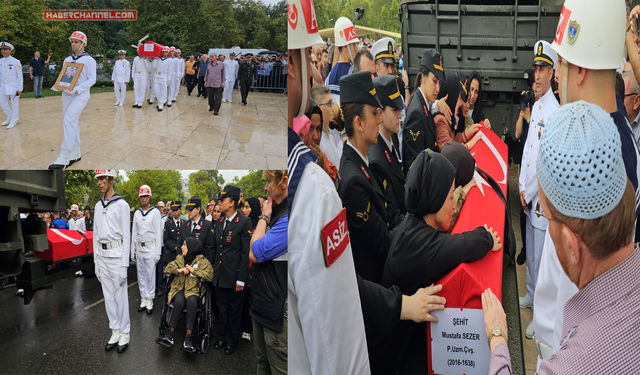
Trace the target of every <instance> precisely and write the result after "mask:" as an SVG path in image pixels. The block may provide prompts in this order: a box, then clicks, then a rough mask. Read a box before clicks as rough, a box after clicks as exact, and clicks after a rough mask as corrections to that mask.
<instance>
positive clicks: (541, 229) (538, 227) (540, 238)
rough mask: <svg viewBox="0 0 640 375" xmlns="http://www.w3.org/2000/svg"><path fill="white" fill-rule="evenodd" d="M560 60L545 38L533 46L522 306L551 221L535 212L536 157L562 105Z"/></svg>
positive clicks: (523, 193) (523, 178) (529, 302)
mask: <svg viewBox="0 0 640 375" xmlns="http://www.w3.org/2000/svg"><path fill="white" fill-rule="evenodd" d="M557 61H558V55H557V54H556V52H555V51H554V50H552V49H551V45H550V44H549V43H548V42H546V41H544V40H541V41H538V42H537V43H536V44H535V47H534V59H533V65H534V68H535V81H534V84H533V90H534V91H535V92H536V97H538V98H539V99H538V100H536V102H535V103H534V104H533V108H532V109H531V119H530V121H529V126H528V133H527V138H526V142H525V144H524V151H523V153H522V161H521V164H520V179H519V191H520V204H521V205H522V208H523V209H524V212H525V215H526V217H527V218H526V248H527V257H526V258H527V294H526V295H525V296H524V297H520V308H521V309H526V308H533V298H534V292H535V288H536V281H537V279H538V270H539V268H540V257H541V255H542V245H543V243H544V237H545V232H546V230H547V225H548V221H547V219H546V218H544V217H542V216H537V215H535V214H534V213H533V208H534V207H536V204H538V200H539V193H538V178H537V176H536V159H537V157H538V150H539V148H540V138H541V137H542V132H544V130H545V123H546V122H548V119H549V117H551V114H552V113H553V112H554V111H555V110H556V109H558V107H560V104H559V103H558V100H557V99H556V97H555V96H554V95H553V90H551V80H552V79H553V69H554V67H555V66H556V64H557ZM525 337H527V338H528V339H531V338H532V337H533V323H530V324H529V325H528V326H527V329H526V332H525Z"/></svg>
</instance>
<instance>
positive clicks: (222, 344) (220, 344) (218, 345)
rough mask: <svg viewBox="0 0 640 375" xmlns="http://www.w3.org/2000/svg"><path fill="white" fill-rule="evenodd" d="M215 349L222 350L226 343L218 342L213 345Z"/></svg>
mask: <svg viewBox="0 0 640 375" xmlns="http://www.w3.org/2000/svg"><path fill="white" fill-rule="evenodd" d="M213 348H214V349H215V350H220V349H222V348H224V341H222V340H218V341H217V342H216V343H215V344H213Z"/></svg>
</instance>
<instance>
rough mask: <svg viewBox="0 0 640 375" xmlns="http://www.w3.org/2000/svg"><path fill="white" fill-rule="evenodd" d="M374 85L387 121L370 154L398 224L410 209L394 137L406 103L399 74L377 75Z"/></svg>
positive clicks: (392, 220) (393, 223)
mask: <svg viewBox="0 0 640 375" xmlns="http://www.w3.org/2000/svg"><path fill="white" fill-rule="evenodd" d="M373 86H374V87H375V88H376V93H377V95H378V99H380V103H382V105H383V107H384V109H383V110H382V119H383V122H382V123H380V125H378V144H375V145H373V146H371V147H369V151H368V152H367V156H368V157H369V162H370V165H371V168H372V169H373V170H374V171H375V174H376V177H377V178H378V183H379V184H380V188H381V189H382V191H383V192H384V195H385V198H386V200H387V216H388V217H389V222H390V225H391V227H395V226H397V225H399V224H400V222H402V220H403V219H404V214H405V213H406V212H407V211H406V210H405V208H404V173H403V172H402V164H401V163H400V161H398V156H399V155H398V149H397V148H396V147H395V146H394V144H393V141H392V138H391V136H392V135H394V134H397V133H398V129H399V125H400V118H401V117H402V109H404V103H403V102H402V97H401V96H400V91H399V90H398V85H397V84H396V77H395V76H390V75H386V76H380V77H376V78H374V79H373Z"/></svg>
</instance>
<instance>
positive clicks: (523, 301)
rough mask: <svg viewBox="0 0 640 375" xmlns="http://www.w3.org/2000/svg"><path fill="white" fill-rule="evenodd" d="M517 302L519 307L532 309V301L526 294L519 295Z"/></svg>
mask: <svg viewBox="0 0 640 375" xmlns="http://www.w3.org/2000/svg"><path fill="white" fill-rule="evenodd" d="M518 302H519V304H520V308H521V309H533V302H531V300H529V298H527V296H524V297H519V298H518Z"/></svg>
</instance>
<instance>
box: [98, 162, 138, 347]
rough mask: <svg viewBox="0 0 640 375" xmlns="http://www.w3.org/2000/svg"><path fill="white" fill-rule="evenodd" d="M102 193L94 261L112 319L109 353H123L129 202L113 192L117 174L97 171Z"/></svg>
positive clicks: (127, 323)
mask: <svg viewBox="0 0 640 375" xmlns="http://www.w3.org/2000/svg"><path fill="white" fill-rule="evenodd" d="M95 173H96V174H95V177H96V179H97V180H98V186H99V187H100V192H101V193H103V194H104V196H103V197H102V198H101V199H100V201H98V203H96V207H95V210H94V212H95V223H94V227H93V259H94V262H95V264H96V277H97V278H98V281H100V283H101V284H102V293H103V294H104V306H105V308H106V309H107V316H108V317H109V328H111V338H110V339H109V341H108V343H107V345H106V346H105V350H106V351H111V350H113V349H115V348H116V346H117V347H118V353H122V352H124V351H125V350H127V348H128V347H129V338H130V337H129V331H130V328H131V323H130V320H129V298H128V292H127V268H128V267H129V254H130V250H131V248H130V245H131V242H130V241H131V239H130V236H131V235H130V232H129V230H130V229H129V227H130V225H131V219H130V216H129V215H130V209H129V204H128V203H127V201H125V200H124V198H122V197H121V196H120V195H118V194H117V193H115V192H114V191H113V180H114V179H115V177H116V171H115V170H96V171H95Z"/></svg>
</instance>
